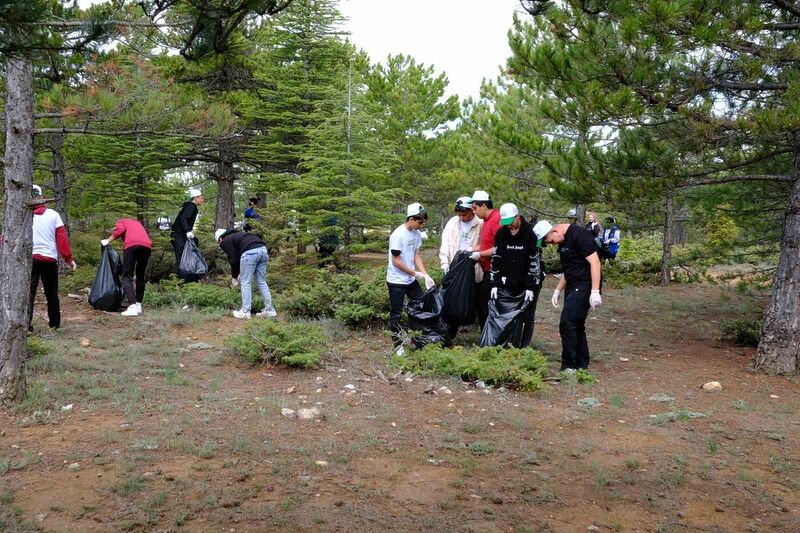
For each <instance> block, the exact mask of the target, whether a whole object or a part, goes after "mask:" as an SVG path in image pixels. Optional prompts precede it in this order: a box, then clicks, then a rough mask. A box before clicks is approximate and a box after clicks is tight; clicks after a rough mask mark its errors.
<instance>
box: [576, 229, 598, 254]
mask: <svg viewBox="0 0 800 533" xmlns="http://www.w3.org/2000/svg"><path fill="white" fill-rule="evenodd" d="M578 228H579V229H578V230H577V231H575V245H574V246H575V250H576V251H577V252H578V254H580V256H581V257H589V256H590V255H592V254H593V253H595V252H597V247H596V246H595V245H594V238H592V232H590V231H589V230H586V229H580V226H578Z"/></svg>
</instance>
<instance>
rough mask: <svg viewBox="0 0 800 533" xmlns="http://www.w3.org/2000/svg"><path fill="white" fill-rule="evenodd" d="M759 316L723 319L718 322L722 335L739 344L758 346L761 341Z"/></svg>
mask: <svg viewBox="0 0 800 533" xmlns="http://www.w3.org/2000/svg"><path fill="white" fill-rule="evenodd" d="M761 322H762V321H761V319H760V318H736V319H733V320H727V319H723V320H720V322H719V329H720V330H721V331H722V337H723V338H725V339H730V340H732V341H733V342H734V344H739V345H741V346H758V343H759V342H760V341H761Z"/></svg>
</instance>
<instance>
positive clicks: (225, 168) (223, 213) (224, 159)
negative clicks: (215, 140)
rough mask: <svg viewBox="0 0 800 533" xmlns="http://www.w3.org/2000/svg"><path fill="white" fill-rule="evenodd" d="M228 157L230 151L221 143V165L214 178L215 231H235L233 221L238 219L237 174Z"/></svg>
mask: <svg viewBox="0 0 800 533" xmlns="http://www.w3.org/2000/svg"><path fill="white" fill-rule="evenodd" d="M228 155H229V154H228V150H226V149H225V146H224V145H223V144H222V143H220V146H219V163H218V164H217V172H216V175H215V176H214V179H215V180H216V182H217V207H216V211H215V213H214V228H215V229H216V228H225V229H233V221H234V220H235V219H236V210H235V208H234V201H233V192H234V182H235V181H236V172H235V169H234V168H233V163H232V162H231V161H230V159H229V157H228Z"/></svg>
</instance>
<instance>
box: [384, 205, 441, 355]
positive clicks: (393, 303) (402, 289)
mask: <svg viewBox="0 0 800 533" xmlns="http://www.w3.org/2000/svg"><path fill="white" fill-rule="evenodd" d="M427 221H428V213H427V212H426V211H425V208H424V207H422V205H421V204H419V203H416V202H415V203H413V204H410V205H409V206H408V207H407V208H406V221H405V223H403V224H400V225H399V226H397V228H396V229H395V230H394V231H393V232H392V234H391V236H390V237H389V253H388V265H387V267H386V285H387V287H388V288H389V328H390V329H391V331H392V344H393V345H394V353H396V354H398V355H403V353H404V350H403V340H402V339H401V338H400V331H401V328H400V319H401V317H402V314H403V304H404V303H405V299H406V296H408V297H409V298H410V299H412V300H413V299H416V298H420V297H422V296H423V294H424V293H423V291H422V288H421V287H420V286H419V283H418V282H417V280H420V279H421V280H424V281H425V288H426V289H430V288H431V287H433V286H434V282H433V279H431V277H430V276H429V275H428V272H427V271H426V270H425V265H424V264H423V262H422V256H421V255H420V253H419V249H420V248H421V247H422V237H421V235H420V229H421V228H422V227H423V226H424V225H425V223H426V222H427Z"/></svg>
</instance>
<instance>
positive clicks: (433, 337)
mask: <svg viewBox="0 0 800 533" xmlns="http://www.w3.org/2000/svg"><path fill="white" fill-rule="evenodd" d="M443 307H444V297H443V295H442V290H441V288H439V287H433V288H432V289H430V290H429V291H428V292H426V293H425V294H423V295H422V296H421V297H420V298H417V299H416V300H409V302H408V303H407V304H406V313H408V322H409V326H410V327H411V329H413V330H416V331H420V332H421V333H420V334H419V335H417V336H416V337H414V338H412V339H411V342H412V343H413V344H414V348H417V349H419V348H422V347H423V346H426V345H428V344H434V343H441V344H442V345H443V346H450V344H451V341H450V338H449V337H448V335H447V331H448V329H449V328H448V326H447V322H445V320H444V318H443V317H442V308H443Z"/></svg>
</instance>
